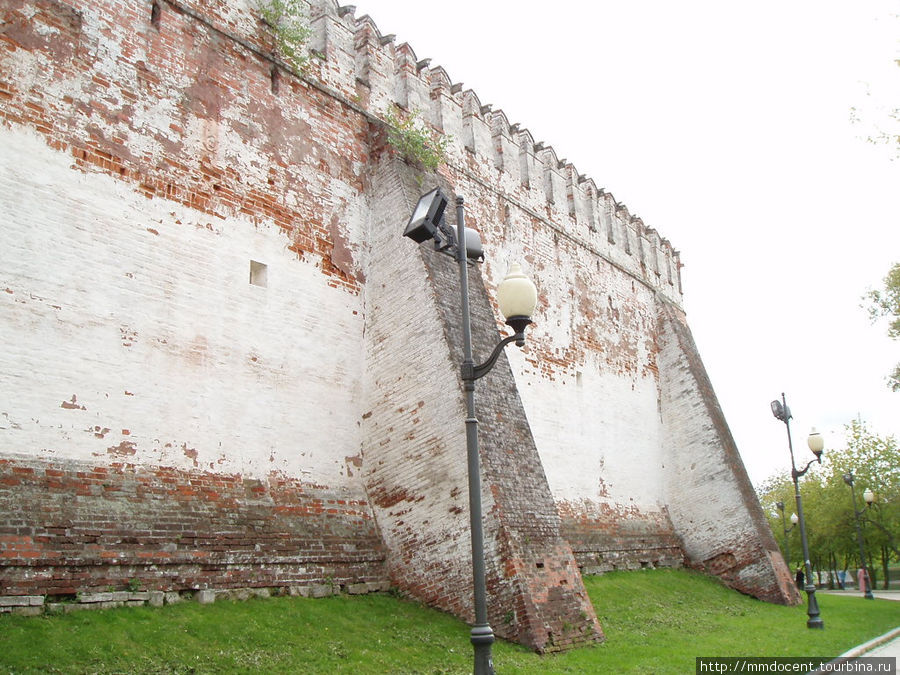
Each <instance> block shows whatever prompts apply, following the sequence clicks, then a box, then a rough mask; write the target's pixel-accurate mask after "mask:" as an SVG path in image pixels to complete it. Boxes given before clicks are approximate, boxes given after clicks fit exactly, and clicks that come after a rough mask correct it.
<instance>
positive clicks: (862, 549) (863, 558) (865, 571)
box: [847, 473, 875, 600]
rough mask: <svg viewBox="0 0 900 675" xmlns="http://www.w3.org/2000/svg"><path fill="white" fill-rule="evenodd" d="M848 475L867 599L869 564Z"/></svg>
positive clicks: (870, 598)
mask: <svg viewBox="0 0 900 675" xmlns="http://www.w3.org/2000/svg"><path fill="white" fill-rule="evenodd" d="M847 475H848V476H850V499H851V500H852V501H853V523H854V524H855V525H856V539H857V541H859V560H860V563H861V564H862V569H863V574H864V575H865V577H866V592H865V593H864V595H865V598H866V599H867V600H874V599H875V596H874V595H872V579H871V577H870V576H869V566H868V565H867V564H866V548H865V545H864V544H863V536H862V528H860V526H859V511H857V510H856V490H854V489H853V474H852V473H851V474H847Z"/></svg>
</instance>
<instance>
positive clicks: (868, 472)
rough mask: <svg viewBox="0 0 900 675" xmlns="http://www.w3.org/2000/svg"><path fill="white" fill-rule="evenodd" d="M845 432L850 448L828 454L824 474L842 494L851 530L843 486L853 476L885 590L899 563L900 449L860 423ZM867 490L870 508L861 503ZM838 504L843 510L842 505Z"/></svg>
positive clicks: (868, 541) (869, 548)
mask: <svg viewBox="0 0 900 675" xmlns="http://www.w3.org/2000/svg"><path fill="white" fill-rule="evenodd" d="M845 429H846V434H847V447H846V448H843V449H838V450H835V451H833V452H831V453H829V454H828V456H827V458H826V461H825V467H824V468H825V473H826V475H827V476H828V481H829V483H831V484H832V485H834V486H835V488H836V489H838V490H840V491H841V492H843V495H842V500H843V502H844V503H845V504H846V519H847V521H848V522H849V524H850V526H851V527H853V520H852V518H853V517H854V516H853V510H852V508H851V503H850V495H849V494H848V493H849V492H850V488H848V487H847V486H846V484H844V483H843V476H844V474H846V473H851V474H852V475H853V481H854V486H855V488H856V498H857V504H856V508H857V509H860V510H862V527H863V530H864V532H863V534H864V537H865V542H866V548H867V551H868V557H869V558H870V560H872V561H873V562H874V558H875V557H876V554H877V556H878V557H879V558H880V562H881V575H882V579H883V580H884V584H885V587H886V584H887V583H888V581H889V579H888V564H889V563H890V561H891V560H900V551H898V546H897V545H898V541H900V448H898V446H897V441H896V439H895V438H894V437H893V436H886V437H882V436H879V435H878V434H876V433H874V432H872V431H870V430H869V428H868V427H867V426H866V424H865V423H864V422H862V421H861V420H854V421H853V422H851V423H850V424H848V425H847V426H846V427H845ZM866 488H868V489H870V490H872V492H873V493H874V494H875V496H876V502H875V503H874V504H873V505H872V506H868V507H867V506H866V505H865V504H864V503H863V501H862V496H863V492H864V491H865V489H866ZM837 504H838V506H837V508H840V501H838V502H837ZM854 536H855V535H854ZM857 555H858V554H857Z"/></svg>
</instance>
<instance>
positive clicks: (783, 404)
mask: <svg viewBox="0 0 900 675" xmlns="http://www.w3.org/2000/svg"><path fill="white" fill-rule="evenodd" d="M771 407H772V414H773V415H774V416H775V418H776V419H779V420H781V421H782V422H784V426H785V428H786V429H787V437H788V450H789V451H790V453H791V478H792V479H793V481H794V499H795V500H796V502H797V517H798V520H799V523H800V543H801V544H802V545H803V563H804V565H805V568H806V587H805V590H806V597H807V598H808V603H807V608H806V613H807V614H808V615H809V619H807V621H806V627H807V628H825V622H824V621H822V617H821V616H819V603H818V602H817V601H816V584H815V582H814V581H813V576H812V565H811V564H810V562H809V542H808V541H807V539H806V520H805V519H804V518H803V502H802V500H801V499H800V483H799V482H798V480H799V478H800V477H801V476H802V475H803V474H805V473H806V472H807V471H809V467H811V466H812V463H813V462H819V463H821V462H822V450H823V449H824V448H825V441H824V440H823V439H822V435H821V434H820V433H818V432H817V431H816V430H815V429H813V430H812V431H811V432H810V434H809V438H807V441H806V442H807V445H808V446H809V449H810V450H811V451H812V453H813V454H814V455H815V459H811V460H810V461H809V463H808V464H807V465H806V466H805V467H804V468H803V470H802V471H798V470H797V465H796V464H795V463H794V444H793V441H791V409H790V408H788V405H787V401H786V400H785V398H784V393H782V394H781V400H780V401H779V400H778V399H776V400H774V401H772V404H771Z"/></svg>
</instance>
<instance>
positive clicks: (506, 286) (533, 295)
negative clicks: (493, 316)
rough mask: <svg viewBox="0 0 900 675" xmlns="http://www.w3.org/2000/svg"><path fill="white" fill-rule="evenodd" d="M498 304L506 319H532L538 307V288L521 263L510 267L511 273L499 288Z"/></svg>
mask: <svg viewBox="0 0 900 675" xmlns="http://www.w3.org/2000/svg"><path fill="white" fill-rule="evenodd" d="M497 304H499V305H500V313H501V314H503V318H504V319H510V318H512V317H525V318H531V315H532V314H534V308H535V307H536V306H537V288H535V286H534V284H533V283H532V281H531V279H529V278H528V277H527V276H525V273H524V272H522V266H521V265H519V263H513V264H511V265H510V266H509V273H508V274H507V275H506V278H505V279H504V280H503V281H501V282H500V285H499V286H498V287H497Z"/></svg>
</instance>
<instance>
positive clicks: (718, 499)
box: [659, 303, 800, 604]
mask: <svg viewBox="0 0 900 675" xmlns="http://www.w3.org/2000/svg"><path fill="white" fill-rule="evenodd" d="M659 316H660V319H659V320H660V345H661V349H660V364H661V366H662V368H661V370H660V372H661V373H662V374H663V375H662V377H661V387H660V394H661V397H662V400H661V411H662V418H663V422H664V428H665V438H664V440H663V443H664V446H665V448H666V450H667V452H666V457H665V464H664V476H665V484H666V485H665V489H666V501H667V503H668V508H669V513H670V515H671V519H672V522H673V523H674V525H675V527H676V528H677V531H678V532H679V534H680V536H681V539H682V542H683V545H684V552H685V556H686V558H687V560H688V561H689V562H690V564H691V565H692V566H694V567H696V568H698V569H701V570H703V571H705V572H708V573H710V574H715V575H717V576H719V577H720V578H721V579H722V580H723V581H725V583H727V584H728V585H729V586H732V587H733V588H737V589H738V590H740V591H743V592H744V593H748V594H750V595H753V596H756V597H758V598H761V599H764V600H768V601H770V602H778V603H782V604H797V603H799V602H800V592H799V591H798V590H797V587H796V585H795V584H794V582H793V579H792V577H791V571H790V570H789V569H788V567H787V565H785V563H784V560H783V558H782V557H781V554H780V552H779V549H778V545H777V544H776V543H775V538H774V537H773V536H772V532H771V530H770V529H769V528H768V527H766V526H765V521H766V519H765V516H764V514H763V512H762V507H761V506H760V504H759V501H758V499H757V498H756V495H755V493H754V492H753V486H752V485H751V484H750V479H749V478H748V477H747V472H746V470H745V469H744V466H743V462H742V461H741V458H740V455H739V454H738V452H737V448H736V447H735V444H734V439H733V438H732V436H731V431H730V430H729V429H728V424H727V423H726V422H725V418H724V416H723V415H722V410H721V409H720V408H719V405H718V403H717V401H716V398H715V394H714V392H713V390H712V385H711V384H710V381H709V378H708V377H707V376H706V372H705V370H704V368H703V363H702V361H701V360H700V355H699V353H698V352H697V347H696V345H695V344H694V341H693V337H692V336H691V333H690V329H689V328H688V327H687V324H686V322H685V321H684V316H683V314H681V313H680V312H679V311H678V310H676V309H675V308H673V307H671V306H669V305H667V304H665V303H662V304H661V306H660V313H659Z"/></svg>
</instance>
